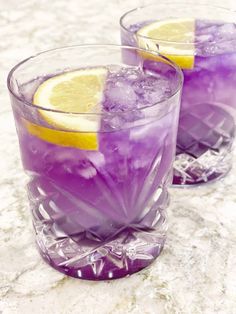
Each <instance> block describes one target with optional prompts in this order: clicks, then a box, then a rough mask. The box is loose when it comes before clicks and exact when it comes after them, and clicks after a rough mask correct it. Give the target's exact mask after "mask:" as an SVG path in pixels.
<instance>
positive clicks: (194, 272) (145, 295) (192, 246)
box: [0, 0, 236, 314]
mask: <svg viewBox="0 0 236 314" xmlns="http://www.w3.org/2000/svg"><path fill="white" fill-rule="evenodd" d="M218 3H219V4H222V5H224V6H225V5H229V6H231V7H232V6H233V3H234V1H224V2H223V1H222V3H221V2H219V1H218ZM137 4H138V2H137V1H133V0H130V1H127V2H126V1H121V0H120V1H118V0H117V1H115V0H110V1H108V0H107V1H106V0H100V1H96V0H86V1H82V0H77V1H76V0H72V1H69V0H67V1H66V0H61V1H48V0H41V1H40V0H37V1H36V0H32V1H30V0H24V1H17V0H8V1H5V0H0V60H1V62H0V99H1V106H0V157H1V162H0V173H1V177H0V200H1V202H0V313H1V314H21V313H24V314H31V313H36V314H44V313H47V314H54V313H55V314H71V313H73V314H74V313H75V314H77V313H78V314H83V313H84V314H90V313H91V314H118V313H119V314H124V313H132V314H139V313H140V314H141V313H142V314H162V313H163V314H202V313H204V314H215V313H218V314H235V313H236V194H235V186H236V155H235V158H234V163H235V167H234V169H233V170H232V171H231V173H230V174H229V175H228V176H227V177H226V178H225V179H224V180H223V181H221V182H218V183H216V184H213V185H210V186H208V187H204V188H199V189H188V190H184V189H172V191H171V196H172V203H171V206H170V208H169V233H168V240H167V243H166V246H165V249H164V251H163V253H162V255H161V256H160V257H159V258H158V259H157V260H156V262H155V263H154V264H153V265H152V266H151V267H150V268H149V269H146V270H144V271H142V272H140V273H138V274H135V275H133V276H131V277H130V278H126V279H121V280H117V281H113V282H86V281H80V280H75V279H72V278H67V277H65V276H63V275H62V274H60V273H58V272H56V271H54V270H53V269H51V268H50V267H49V266H47V265H46V264H45V263H44V262H43V261H42V260H41V259H40V257H39V255H38V253H37V251H36V249H35V247H34V242H33V231H32V227H31V222H30V214H29V211H28V209H27V200H26V194H25V189H24V183H25V176H24V174H23V171H22V168H21V164H20V157H19V151H18V144H17V137H16V133H15V129H14V122H13V118H12V115H11V109H10V103H9V99H8V94H7V90H6V75H7V72H8V70H9V69H10V68H11V67H12V66H13V65H14V64H15V63H16V62H18V61H20V60H21V59H22V58H25V57H27V56H29V55H31V54H34V53H35V52H38V51H42V50H45V49H49V48H53V47H56V46H61V45H67V44H75V43H91V42H97V43H99V42H100V43H102V42H103V43H106V42H107V43H108V42H119V28H118V17H119V16H120V15H121V13H122V12H124V11H125V10H126V8H130V7H134V6H136V5H137Z"/></svg>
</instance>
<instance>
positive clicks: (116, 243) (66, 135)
mask: <svg viewBox="0 0 236 314" xmlns="http://www.w3.org/2000/svg"><path fill="white" fill-rule="evenodd" d="M127 53H129V54H130V55H132V58H131V59H132V62H130V64H129V65H127V64H126V65H125V64H122V55H126V54H127ZM142 54H143V51H142V50H138V49H136V48H132V47H130V48H121V47H120V46H77V47H69V48H63V49H58V50H52V51H49V52H46V53H42V54H39V55H38V56H36V57H33V58H30V59H28V60H26V61H24V62H22V63H20V64H19V65H17V66H16V67H15V68H14V69H13V70H12V71H11V73H10V74H9V78H8V86H9V90H10V94H11V100H12V107H13V112H14V117H15V121H16V128H17V133H18V137H19V144H20V150H21V157H22V162H23V166H24V169H25V171H26V173H27V174H28V175H29V178H30V180H29V183H28V195H29V200H30V207H31V210H32V214H33V223H34V228H35V231H36V241H37V244H38V248H39V251H40V253H41V255H42V256H43V258H44V259H45V260H46V261H47V262H48V263H49V264H50V265H51V266H53V267H54V268H56V269H58V270H59V271H61V272H63V273H65V274H67V275H70V276H73V277H78V278H83V279H93V280H100V279H114V278H119V277H123V276H126V275H129V274H132V273H134V272H137V271H139V270H140V269H142V268H144V267H146V266H148V265H149V264H150V263H151V262H152V261H153V260H154V259H155V258H156V257H157V256H158V255H159V254H160V252H161V250H162V248H163V245H164V241H165V233H166V217H165V211H164V210H165V208H166V206H167V205H168V192H167V187H168V186H169V184H170V183H171V180H172V163H173V159H174V154H175V146H176V134H177V124H178V116H179V97H180V90H181V84H182V75H181V73H180V72H179V70H178V68H176V67H175V66H174V65H173V64H172V63H170V62H169V61H167V60H166V59H164V58H162V57H159V60H158V61H148V60H143V58H142ZM64 60H66V63H65V61H64ZM73 73H75V74H76V76H75V77H76V79H75V80H74V82H75V84H78V82H79V84H82V85H78V86H80V88H81V86H82V88H83V89H81V90H80V89H78V90H76V95H77V96H76V98H77V100H76V101H77V105H78V107H77V111H75V109H76V107H73V108H74V109H73V110H74V111H73V112H71V111H70V112H66V111H65V109H64V111H62V110H58V108H57V110H53V109H52V108H50V109H49V108H48V107H47V108H45V107H43V106H39V104H38V103H35V99H37V100H38V101H40V99H41V98H40V97H42V95H43V97H44V104H45V105H46V100H45V99H46V98H45V93H46V90H47V91H48V89H49V86H50V84H54V85H55V79H56V80H58V79H60V80H61V81H62V80H63V79H64V78H65V77H72V76H73V75H74V74H73ZM85 73H86V75H87V74H88V73H96V75H97V76H98V74H97V73H99V75H101V73H102V75H103V85H102V94H101V97H100V101H99V103H97V104H96V106H95V107H93V108H92V107H91V106H90V107H89V108H86V110H85V109H84V107H83V106H82V98H84V95H85V94H86V95H87V96H88V95H90V96H89V97H91V94H92V93H93V89H94V88H95V86H96V87H97V86H100V85H99V84H100V83H99V84H98V83H97V81H96V79H97V77H96V76H92V75H91V77H90V78H89V79H90V81H88V76H87V77H86V78H85V76H86V75H85ZM65 75H66V76H65ZM81 77H82V83H81ZM67 79H68V78H67ZM76 80H77V82H76ZM86 82H89V85H88V83H86ZM63 84H64V85H63V86H62V85H60V86H59V85H57V86H56V87H55V90H56V88H57V90H56V93H59V92H58V88H59V87H60V88H61V87H62V88H68V86H69V85H70V84H72V83H71V81H70V82H69V83H68V82H66V83H65V82H64V81H63ZM86 84H87V85H86ZM92 84H93V85H92ZM58 86H59V87H58ZM91 86H92V87H91ZM93 86H94V87H93ZM100 88H101V86H100ZM67 90H68V89H67ZM84 90H86V92H84ZM42 91H43V92H42ZM40 93H41V96H40ZM35 95H37V97H36V96H35ZM82 95H83V97H82ZM96 95H97V94H96ZM69 97H70V95H69ZM59 98H60V99H58V98H56V97H54V101H55V99H56V101H58V102H59V103H60V106H63V105H64V108H65V106H66V105H65V104H67V105H68V101H67V98H68V93H67V94H66V93H65V94H64V95H62V94H60V97H59ZM74 98H75V97H74V95H73V99H74ZM51 99H52V97H51ZM91 99H92V98H91ZM61 101H62V103H61ZM90 105H91V101H90ZM81 108H83V112H81ZM91 108H92V109H91ZM70 127H71V129H70Z"/></svg>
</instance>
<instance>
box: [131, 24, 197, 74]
mask: <svg viewBox="0 0 236 314" xmlns="http://www.w3.org/2000/svg"><path fill="white" fill-rule="evenodd" d="M194 33H195V20H194V19H168V20H161V21H157V22H154V23H151V24H149V25H146V26H144V27H142V28H140V29H139V31H138V32H137V35H138V36H137V39H138V45H139V47H141V48H143V49H148V50H152V51H158V52H159V53H161V54H162V55H164V56H166V57H167V58H169V59H170V60H172V61H173V62H175V63H176V64H178V65H179V66H180V67H181V68H182V69H192V68H193V67H194V43H193V42H194ZM149 57H150V54H149ZM149 57H148V56H147V58H149Z"/></svg>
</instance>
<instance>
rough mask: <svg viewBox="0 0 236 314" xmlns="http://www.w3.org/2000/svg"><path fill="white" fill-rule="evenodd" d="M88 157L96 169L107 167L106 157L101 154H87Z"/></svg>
mask: <svg viewBox="0 0 236 314" xmlns="http://www.w3.org/2000/svg"><path fill="white" fill-rule="evenodd" d="M86 155H87V157H88V159H89V160H90V161H91V163H92V164H93V165H94V166H95V167H96V168H101V167H103V166H104V165H105V157H104V155H103V154H102V153H100V152H87V154H86Z"/></svg>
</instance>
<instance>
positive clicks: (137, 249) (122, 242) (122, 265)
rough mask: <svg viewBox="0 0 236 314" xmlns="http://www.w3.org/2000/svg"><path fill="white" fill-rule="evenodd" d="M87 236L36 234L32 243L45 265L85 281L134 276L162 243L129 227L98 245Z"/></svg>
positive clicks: (151, 233) (162, 238) (162, 237)
mask: <svg viewBox="0 0 236 314" xmlns="http://www.w3.org/2000/svg"><path fill="white" fill-rule="evenodd" d="M163 227H164V225H162V230H164V229H163ZM51 236H52V235H51ZM90 237H91V235H89V234H88V233H87V234H83V235H80V236H75V237H64V238H61V239H56V238H54V239H53V238H52V237H50V235H48V236H45V237H44V238H42V235H40V236H38V237H37V238H36V240H37V244H38V247H39V251H40V254H41V255H42V257H43V258H44V260H45V261H46V262H47V263H48V264H49V265H51V266H52V267H53V268H55V269H57V270H58V271H60V272H62V273H64V274H66V275H68V276H72V277H76V278H81V279H87V280H111V279H117V278H121V277H125V276H128V275H131V274H133V273H136V272H138V271H140V270H141V269H143V268H145V267H147V266H149V265H150V264H151V263H152V262H153V261H154V260H155V258H156V257H157V256H158V255H159V254H160V253H161V251H162V249H163V246H164V242H165V235H164V234H160V233H157V232H156V231H151V230H149V231H148V230H146V231H144V230H143V231H142V230H135V229H132V228H128V229H126V230H124V231H122V232H121V233H120V234H119V235H117V236H116V237H115V239H113V240H112V239H111V240H110V241H104V242H102V243H101V242H100V243H98V242H96V241H94V240H90V239H89V238H90Z"/></svg>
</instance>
